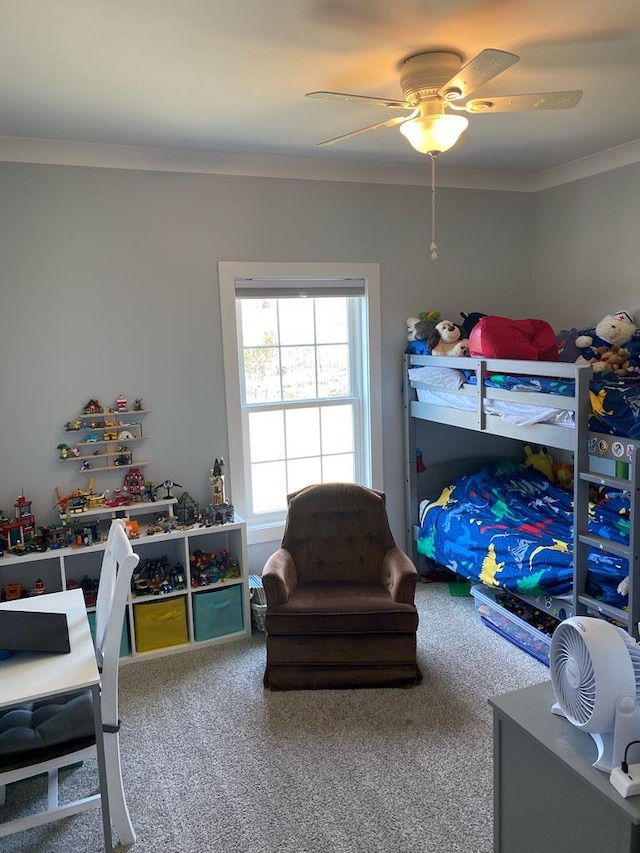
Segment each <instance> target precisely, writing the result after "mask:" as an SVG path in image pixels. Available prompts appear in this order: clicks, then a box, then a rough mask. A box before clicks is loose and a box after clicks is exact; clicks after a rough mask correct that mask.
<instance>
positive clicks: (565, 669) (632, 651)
mask: <svg viewBox="0 0 640 853" xmlns="http://www.w3.org/2000/svg"><path fill="white" fill-rule="evenodd" d="M590 626H593V628H596V627H597V629H598V630H597V631H596V635H597V636H592V634H593V628H590V630H588V631H586V632H585V630H584V629H585V627H590ZM607 638H608V639H607ZM595 643H597V645H598V648H599V649H600V650H603V648H604V649H606V655H610V658H607V657H606V656H605V658H604V659H603V657H602V654H599V655H596V657H597V658H598V659H599V660H600V664H597V662H596V663H595V664H594V655H595V653H596V651H597V648H596V645H593V644H595ZM603 643H604V647H603V645H602V644H603ZM551 652H552V657H551V680H552V682H553V688H554V691H555V694H556V698H557V700H558V703H559V705H560V707H561V708H562V710H563V712H564V714H565V715H566V716H567V717H568V719H569V720H571V722H572V723H574V725H577V726H582V727H589V726H590V724H595V723H596V720H598V719H599V720H601V719H602V716H601V715H602V713H603V703H604V704H608V703H607V702H606V699H605V697H604V696H603V691H602V690H601V689H600V690H598V691H597V690H596V687H597V685H596V681H597V680H598V679H599V678H601V677H602V675H603V671H602V667H603V664H604V665H605V666H606V668H607V669H610V668H611V671H612V672H613V671H615V670H616V666H615V663H616V659H617V660H618V661H619V660H620V655H624V654H626V655H627V656H628V660H629V662H630V663H631V667H632V670H633V686H632V685H631V682H630V677H629V678H628V680H627V681H626V682H625V681H624V679H623V680H622V681H620V680H616V681H615V683H616V684H617V688H616V691H615V692H616V693H617V695H618V696H619V695H622V694H623V693H624V694H629V693H631V691H632V690H634V691H635V695H634V697H633V698H634V699H635V700H636V701H638V702H640V646H639V645H638V644H637V643H636V642H635V640H634V639H633V638H632V637H630V636H629V634H627V632H626V631H623V630H622V628H619V627H617V626H615V625H611V624H610V623H608V622H604V621H603V620H601V619H598V618H595V617H582V618H580V619H568V620H567V621H566V622H562V623H561V624H560V625H558V627H557V628H556V630H555V632H554V635H553V640H552V649H551ZM609 664H610V667H609ZM627 672H628V670H627ZM629 676H630V673H629ZM621 677H622V676H621ZM625 684H626V687H625V686H624V685H625ZM600 686H601V687H602V685H600ZM616 698H617V696H616ZM614 701H615V700H614ZM596 706H598V707H597V708H596Z"/></svg>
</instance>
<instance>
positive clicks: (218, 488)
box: [209, 456, 226, 506]
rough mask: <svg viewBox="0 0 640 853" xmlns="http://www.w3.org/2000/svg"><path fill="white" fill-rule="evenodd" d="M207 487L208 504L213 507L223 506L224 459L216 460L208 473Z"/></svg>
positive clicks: (224, 498) (224, 499)
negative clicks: (208, 488)
mask: <svg viewBox="0 0 640 853" xmlns="http://www.w3.org/2000/svg"><path fill="white" fill-rule="evenodd" d="M209 486H210V490H211V499H210V502H211V503H212V504H213V506H217V505H218V504H223V503H225V501H226V497H225V488H224V459H223V458H222V456H221V457H220V459H216V460H215V462H214V463H213V468H212V469H211V471H210V473H209Z"/></svg>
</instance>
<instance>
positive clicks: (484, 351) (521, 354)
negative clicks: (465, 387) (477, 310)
mask: <svg viewBox="0 0 640 853" xmlns="http://www.w3.org/2000/svg"><path fill="white" fill-rule="evenodd" d="M469 353H470V355H475V356H482V357H483V358H517V359H522V360H523V361H558V346H557V344H556V334H555V332H554V331H553V329H552V328H551V326H550V325H549V323H547V322H546V321H545V320H531V319H528V320H510V319H509V318H508V317H494V316H491V315H490V316H487V317H482V318H481V319H480V320H479V321H478V322H477V323H476V325H475V326H474V327H473V329H472V330H471V334H470V335H469Z"/></svg>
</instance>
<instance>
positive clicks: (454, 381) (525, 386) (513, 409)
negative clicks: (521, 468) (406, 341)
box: [409, 356, 640, 438]
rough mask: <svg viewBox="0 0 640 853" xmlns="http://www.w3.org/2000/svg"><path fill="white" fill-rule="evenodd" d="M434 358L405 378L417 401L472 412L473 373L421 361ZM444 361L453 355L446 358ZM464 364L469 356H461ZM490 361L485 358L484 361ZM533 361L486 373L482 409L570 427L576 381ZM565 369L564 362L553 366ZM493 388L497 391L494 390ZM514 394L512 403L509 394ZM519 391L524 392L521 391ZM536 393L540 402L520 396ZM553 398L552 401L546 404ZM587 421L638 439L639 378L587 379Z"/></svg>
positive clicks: (520, 420) (510, 418)
mask: <svg viewBox="0 0 640 853" xmlns="http://www.w3.org/2000/svg"><path fill="white" fill-rule="evenodd" d="M432 358H434V360H435V357H433V356H427V357H423V358H422V359H420V361H421V362H422V364H420V365H416V366H413V367H411V368H410V369H409V380H410V382H411V385H412V386H413V387H414V388H415V391H416V396H417V399H418V401H420V402H425V403H429V404H431V405H434V406H443V407H446V408H451V409H457V410H460V411H469V412H470V411H474V410H476V409H477V406H478V402H477V397H478V394H477V376H476V373H475V371H471V370H468V369H466V368H464V369H459V368H454V367H449V366H443V365H442V364H441V362H442V361H443V359H441V358H439V357H438V358H437V361H438V364H437V365H434V366H431V365H429V364H424V362H425V361H430V360H431V359H432ZM446 361H447V362H448V364H451V362H454V363H455V360H454V359H450V358H448V359H446ZM459 361H460V362H468V361H470V359H460V360H459ZM488 363H489V364H490V362H488ZM536 364H538V363H532V362H529V363H528V364H527V369H528V370H531V371H532V373H529V374H527V375H523V374H516V373H513V374H511V373H507V372H504V373H502V372H491V373H487V374H486V375H485V376H484V383H483V384H484V388H485V393H486V394H488V395H490V396H486V397H484V400H483V405H484V411H485V413H486V414H489V415H498V416H499V417H500V418H501V419H503V420H505V421H507V422H509V423H512V424H516V425H518V426H529V425H531V424H536V423H548V424H553V425H555V426H563V427H569V428H571V427H573V426H574V421H575V414H574V412H575V409H576V406H575V381H574V380H573V379H571V378H570V377H567V376H560V377H553V376H551V375H549V368H551V370H553V364H555V363H550V362H546V363H545V372H546V375H542V374H541V375H537V374H536V372H535V371H536ZM559 364H560V363H558V364H556V368H558V369H559V370H560V369H562V368H564V369H565V372H566V367H567V365H562V367H561V368H560V367H558V365H559ZM496 392H498V394H496ZM505 392H514V398H515V397H517V400H516V399H514V402H511V401H510V400H509V399H505V398H508V396H509V394H508V393H505ZM523 392H524V393H523ZM530 394H531V395H532V396H533V395H535V394H539V395H541V398H540V405H538V404H536V403H534V402H533V400H532V402H531V403H529V402H528V401H525V400H524V399H523V398H524V397H528V396H529V395H530ZM563 397H565V398H567V408H563V407H562V402H561V399H562V398H563ZM551 400H553V404H552V405H548V403H549V401H551ZM589 404H590V406H589V408H590V414H589V424H588V429H589V430H590V431H592V432H599V433H604V434H607V435H616V436H622V437H627V438H640V378H636V377H615V376H611V377H610V378H609V377H606V378H605V377H595V376H592V377H591V379H590V383H589Z"/></svg>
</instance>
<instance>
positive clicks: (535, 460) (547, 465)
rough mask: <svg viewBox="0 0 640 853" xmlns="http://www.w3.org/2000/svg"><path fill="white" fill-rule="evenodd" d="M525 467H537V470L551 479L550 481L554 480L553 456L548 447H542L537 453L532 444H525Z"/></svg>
mask: <svg viewBox="0 0 640 853" xmlns="http://www.w3.org/2000/svg"><path fill="white" fill-rule="evenodd" d="M524 467H525V468H529V467H531V468H535V469H536V471H539V472H540V473H541V474H544V476H545V477H546V478H547V480H549V482H550V483H553V482H554V479H555V478H554V476H553V458H552V457H551V454H550V453H549V452H548V451H547V448H546V447H541V448H540V450H538V451H537V452H536V453H534V452H533V450H532V448H531V445H529V444H525V446H524Z"/></svg>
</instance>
